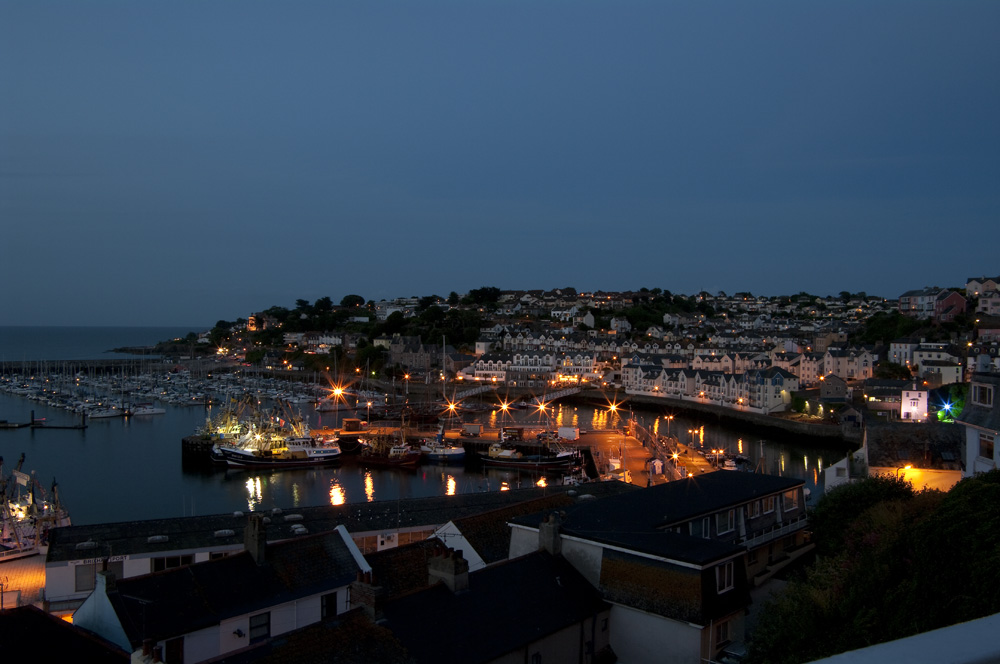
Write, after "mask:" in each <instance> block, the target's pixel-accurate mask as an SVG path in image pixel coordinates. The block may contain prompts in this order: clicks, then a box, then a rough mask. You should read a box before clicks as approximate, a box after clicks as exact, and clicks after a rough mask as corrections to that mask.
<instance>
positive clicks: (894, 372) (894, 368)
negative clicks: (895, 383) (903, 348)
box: [875, 362, 913, 380]
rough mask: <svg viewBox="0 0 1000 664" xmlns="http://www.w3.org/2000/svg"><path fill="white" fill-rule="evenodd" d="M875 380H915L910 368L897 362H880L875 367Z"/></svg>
mask: <svg viewBox="0 0 1000 664" xmlns="http://www.w3.org/2000/svg"><path fill="white" fill-rule="evenodd" d="M875 378H879V379H883V380H909V379H910V378H913V374H912V373H911V372H910V369H909V367H904V366H903V365H901V364H896V363H895V362H879V363H878V365H877V366H876V367H875Z"/></svg>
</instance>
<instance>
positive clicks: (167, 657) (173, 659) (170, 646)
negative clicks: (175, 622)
mask: <svg viewBox="0 0 1000 664" xmlns="http://www.w3.org/2000/svg"><path fill="white" fill-rule="evenodd" d="M163 661H164V662H166V664H184V637H183V636H179V637H177V638H176V639H170V640H168V641H167V643H166V648H164V652H163Z"/></svg>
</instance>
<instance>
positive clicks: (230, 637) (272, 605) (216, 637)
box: [73, 514, 371, 664]
mask: <svg viewBox="0 0 1000 664" xmlns="http://www.w3.org/2000/svg"><path fill="white" fill-rule="evenodd" d="M253 517H256V518H251V521H250V525H249V526H248V528H247V530H246V532H247V542H246V546H247V550H246V551H244V552H241V553H238V554H235V555H232V556H227V557H225V558H220V559H217V560H212V561H208V562H204V563H199V564H196V565H188V566H185V567H178V568H175V569H169V570H164V571H162V572H155V573H153V574H147V575H144V576H137V577H132V578H129V579H121V580H119V579H117V578H116V577H115V574H114V573H113V572H108V571H101V572H98V573H97V576H96V584H95V588H94V592H92V593H91V594H90V596H89V597H88V598H87V599H86V600H85V601H84V603H83V605H82V606H81V607H80V608H79V609H77V611H76V613H75V614H74V615H73V622H74V624H75V625H77V626H78V627H82V628H84V629H86V630H89V631H91V632H93V633H95V634H97V635H99V636H101V637H103V638H105V639H107V640H108V641H110V642H112V643H114V644H115V645H118V646H119V647H121V648H123V649H125V650H126V651H127V652H132V653H137V652H139V651H141V650H142V648H143V644H144V642H147V641H148V640H151V641H153V642H154V644H155V645H156V646H158V647H160V648H162V652H163V654H164V659H165V661H167V662H187V663H188V664H194V663H196V662H202V661H205V660H208V659H212V658H215V657H218V656H220V655H223V654H225V653H228V652H232V651H235V650H239V649H241V648H244V647H246V646H248V645H252V644H254V643H258V642H261V641H264V640H267V639H270V638H271V637H273V636H277V635H279V634H284V633H286V632H290V631H292V630H295V629H299V628H301V627H305V626H306V625H310V624H313V623H317V622H319V621H321V620H323V619H325V618H328V617H332V616H335V615H338V614H340V613H344V612H345V611H347V610H348V596H347V595H348V593H347V589H348V586H349V585H350V584H351V582H352V581H354V580H355V579H356V578H357V575H358V572H370V571H371V567H370V566H369V565H368V563H367V562H366V561H365V559H364V557H363V556H362V555H361V552H360V551H359V550H358V548H357V546H355V544H354V542H353V541H352V539H351V536H350V535H349V534H348V533H347V530H346V529H345V528H344V527H343V526H338V528H337V529H336V530H335V531H333V532H328V533H323V534H319V535H306V536H303V537H300V538H298V539H292V540H286V541H283V542H278V543H274V544H266V543H265V541H264V535H263V530H264V524H263V518H262V516H261V515H259V514H257V515H253Z"/></svg>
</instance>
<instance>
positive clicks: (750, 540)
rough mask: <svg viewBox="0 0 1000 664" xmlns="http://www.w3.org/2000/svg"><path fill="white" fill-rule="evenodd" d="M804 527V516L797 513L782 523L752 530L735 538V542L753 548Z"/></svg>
mask: <svg viewBox="0 0 1000 664" xmlns="http://www.w3.org/2000/svg"><path fill="white" fill-rule="evenodd" d="M805 527H806V517H805V515H804V514H802V515H799V516H797V517H795V518H793V519H791V520H789V521H786V522H784V523H780V524H775V525H773V526H771V527H769V528H764V529H762V530H757V531H754V532H753V533H752V534H749V535H747V536H746V537H743V538H740V539H737V540H736V543H737V544H742V545H744V546H746V547H747V548H748V549H753V548H756V547H758V546H761V545H763V544H767V543H768V542H772V541H774V540H776V539H780V538H782V537H784V536H786V535H790V534H791V533H794V532H797V531H799V530H802V529H803V528H805Z"/></svg>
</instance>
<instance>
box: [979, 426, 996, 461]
mask: <svg viewBox="0 0 1000 664" xmlns="http://www.w3.org/2000/svg"><path fill="white" fill-rule="evenodd" d="M993 442H994V439H993V435H992V434H988V433H982V432H980V433H979V456H981V457H985V458H987V459H992V458H993Z"/></svg>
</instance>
